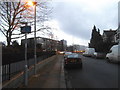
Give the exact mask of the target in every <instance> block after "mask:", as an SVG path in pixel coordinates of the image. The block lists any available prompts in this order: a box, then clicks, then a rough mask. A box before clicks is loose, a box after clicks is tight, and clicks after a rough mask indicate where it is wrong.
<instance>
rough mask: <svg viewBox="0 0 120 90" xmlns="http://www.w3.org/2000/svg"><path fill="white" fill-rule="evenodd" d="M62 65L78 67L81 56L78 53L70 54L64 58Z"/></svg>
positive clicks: (80, 64) (80, 63) (80, 65)
mask: <svg viewBox="0 0 120 90" xmlns="http://www.w3.org/2000/svg"><path fill="white" fill-rule="evenodd" d="M64 67H65V68H73V67H80V68H82V58H80V57H79V55H78V54H74V53H73V54H70V55H67V57H65V58H64Z"/></svg>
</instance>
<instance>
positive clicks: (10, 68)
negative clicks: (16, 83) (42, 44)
mask: <svg viewBox="0 0 120 90" xmlns="http://www.w3.org/2000/svg"><path fill="white" fill-rule="evenodd" d="M53 55H55V53H50V52H49V53H43V54H41V55H39V57H37V62H40V61H42V60H44V59H46V58H48V57H50V56H53ZM8 61H9V62H7V63H6V64H5V62H4V63H3V65H2V82H3V81H7V80H10V79H11V78H12V77H13V76H14V75H16V74H18V73H19V72H22V71H24V67H25V61H24V60H21V61H20V60H19V61H17V60H16V62H15V61H13V60H8ZM10 61H12V62H10ZM31 65H34V58H32V59H30V58H29V59H28V68H29V67H30V66H31Z"/></svg>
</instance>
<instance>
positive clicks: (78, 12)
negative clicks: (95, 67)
mask: <svg viewBox="0 0 120 90" xmlns="http://www.w3.org/2000/svg"><path fill="white" fill-rule="evenodd" d="M118 1H119V0H52V6H53V13H52V21H54V22H55V23H57V25H56V24H55V25H56V26H57V27H59V30H61V32H64V34H65V35H66V34H67V35H66V36H65V35H61V34H60V36H61V37H60V38H62V37H63V38H64V39H67V41H68V44H72V43H74V44H81V45H82V44H83V45H88V42H89V41H90V38H91V31H92V28H93V26H94V25H96V27H97V28H99V29H100V33H101V34H102V33H103V30H109V29H117V26H118V21H117V19H118Z"/></svg>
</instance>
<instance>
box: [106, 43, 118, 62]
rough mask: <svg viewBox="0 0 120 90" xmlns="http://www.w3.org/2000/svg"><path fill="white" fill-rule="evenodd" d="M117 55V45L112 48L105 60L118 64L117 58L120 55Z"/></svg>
mask: <svg viewBox="0 0 120 90" xmlns="http://www.w3.org/2000/svg"><path fill="white" fill-rule="evenodd" d="M119 49H120V48H119ZM118 53H120V52H118V45H114V46H112V47H111V49H110V51H109V53H108V54H107V55H106V58H107V60H108V61H109V62H119V61H120V59H118V57H119V55H120V54H118Z"/></svg>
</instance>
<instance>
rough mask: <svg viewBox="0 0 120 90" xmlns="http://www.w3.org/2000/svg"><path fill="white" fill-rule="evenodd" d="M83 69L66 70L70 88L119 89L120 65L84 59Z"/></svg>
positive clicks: (101, 60) (102, 60) (88, 58)
mask: <svg viewBox="0 0 120 90" xmlns="http://www.w3.org/2000/svg"><path fill="white" fill-rule="evenodd" d="M80 56H81V57H82V59H83V68H82V69H67V70H66V69H65V77H66V81H67V87H68V88H118V68H120V65H117V64H113V63H108V62H107V61H106V60H105V59H95V58H91V57H84V56H82V55H80Z"/></svg>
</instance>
